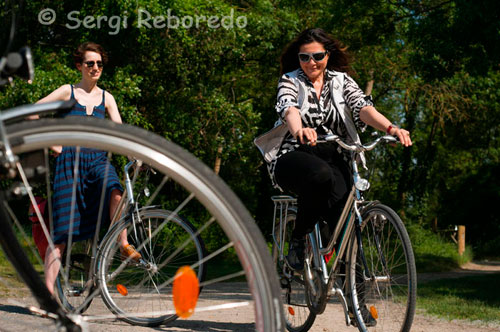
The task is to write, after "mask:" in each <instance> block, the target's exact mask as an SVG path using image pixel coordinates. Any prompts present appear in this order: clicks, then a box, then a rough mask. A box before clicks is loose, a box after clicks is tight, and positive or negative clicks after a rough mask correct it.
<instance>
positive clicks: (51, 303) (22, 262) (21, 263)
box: [0, 191, 82, 332]
mask: <svg viewBox="0 0 500 332" xmlns="http://www.w3.org/2000/svg"><path fill="white" fill-rule="evenodd" d="M0 202H1V203H3V202H5V193H4V192H2V191H0ZM10 220H11V218H10V217H9V214H8V213H7V212H6V211H5V207H4V204H0V227H1V229H2V231H1V232H0V245H1V246H2V249H3V251H4V253H5V255H6V256H7V258H8V259H9V261H10V262H11V264H12V265H13V266H14V268H15V269H16V271H17V273H18V274H19V276H20V277H21V279H22V280H23V282H24V283H25V284H26V285H27V286H28V288H29V289H30V291H31V294H32V295H33V297H34V298H35V300H36V301H37V302H38V305H39V306H40V309H42V310H44V311H46V312H50V313H52V314H55V315H56V316H57V318H56V320H55V321H54V324H53V325H51V326H50V327H51V328H53V329H54V331H58V330H59V329H60V327H61V326H64V327H65V329H66V331H68V332H81V331H82V326H81V325H80V322H75V321H74V320H73V319H71V318H70V317H69V316H67V315H66V312H65V311H64V310H63V308H62V307H61V306H60V305H59V303H58V302H57V301H56V299H55V298H54V297H53V296H51V294H50V293H49V291H48V290H47V288H46V287H45V284H44V283H43V282H42V280H41V279H40V276H39V274H38V272H36V270H35V269H34V268H33V265H32V263H31V262H30V260H29V258H28V257H27V256H26V254H25V252H24V249H23V247H22V246H21V245H20V244H19V242H18V241H17V237H16V234H15V233H14V231H13V229H12V226H11V223H10ZM5 325H6V324H3V328H7V326H5Z"/></svg>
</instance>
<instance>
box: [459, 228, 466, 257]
mask: <svg viewBox="0 0 500 332" xmlns="http://www.w3.org/2000/svg"><path fill="white" fill-rule="evenodd" d="M464 251H465V226H464V225H458V254H459V255H460V256H462V255H463V254H464Z"/></svg>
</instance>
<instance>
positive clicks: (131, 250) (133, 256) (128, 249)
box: [120, 244, 142, 262]
mask: <svg viewBox="0 0 500 332" xmlns="http://www.w3.org/2000/svg"><path fill="white" fill-rule="evenodd" d="M120 254H121V255H122V260H126V259H128V258H130V260H133V261H135V262H138V261H139V260H140V259H141V258H142V256H141V254H139V253H138V252H137V250H135V247H134V246H133V245H131V244H127V245H126V246H125V247H123V248H120Z"/></svg>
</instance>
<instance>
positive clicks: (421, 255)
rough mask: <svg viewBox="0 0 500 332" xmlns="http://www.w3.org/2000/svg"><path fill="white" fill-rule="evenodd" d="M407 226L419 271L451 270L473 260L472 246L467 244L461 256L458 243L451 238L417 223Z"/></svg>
mask: <svg viewBox="0 0 500 332" xmlns="http://www.w3.org/2000/svg"><path fill="white" fill-rule="evenodd" d="M406 228H407V230H408V234H409V235H410V239H411V243H412V246H413V252H414V254H415V262H416V265H417V271H418V272H419V273H422V272H439V271H446V270H451V269H454V268H458V267H460V266H461V265H462V264H464V263H466V262H469V261H471V260H472V250H471V248H470V246H466V250H465V253H464V254H463V255H462V256H460V255H459V254H458V250H457V245H456V244H455V243H453V242H451V240H450V239H449V238H448V239H445V238H444V237H443V236H440V235H438V234H435V233H433V232H431V231H430V230H426V229H423V228H422V227H419V226H418V225H416V224H407V225H406Z"/></svg>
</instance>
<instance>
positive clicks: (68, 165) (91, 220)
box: [53, 85, 123, 243]
mask: <svg viewBox="0 0 500 332" xmlns="http://www.w3.org/2000/svg"><path fill="white" fill-rule="evenodd" d="M74 98H75V95H74V92H73V85H71V99H74ZM105 115H106V109H105V103H104V90H103V92H102V102H101V104H100V105H99V106H96V107H94V110H93V112H92V114H91V115H89V116H95V117H97V118H105ZM63 116H88V115H87V112H86V108H85V106H83V105H81V104H79V103H78V102H77V104H75V106H74V107H73V109H71V110H70V111H68V112H67V113H66V114H64V115H63ZM75 164H76V148H75V147H71V146H65V147H63V150H62V152H61V154H60V155H59V156H58V157H57V160H56V166H55V173H54V174H55V175H54V196H53V209H54V212H53V219H54V243H66V242H67V241H68V236H69V232H70V224H71V220H73V226H72V227H73V229H72V233H73V237H72V239H73V240H72V241H81V240H85V239H88V238H91V237H92V236H93V235H94V233H95V230H96V224H97V221H98V214H99V207H100V202H101V196H102V192H103V186H105V187H106V189H105V198H104V203H103V207H102V215H101V225H102V226H105V225H109V222H110V216H109V200H110V197H111V192H112V191H113V189H118V190H120V191H121V192H123V188H122V186H121V184H120V180H119V179H118V176H117V174H116V170H115V168H114V167H113V166H112V165H111V164H110V163H109V161H108V158H107V155H106V152H105V151H102V150H97V149H90V148H83V147H81V148H80V153H79V161H78V172H77V174H76V192H75V193H76V195H75V204H74V205H73V208H72V194H73V186H74V182H75V181H74V179H75V174H74V170H75ZM106 171H107V176H106Z"/></svg>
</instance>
